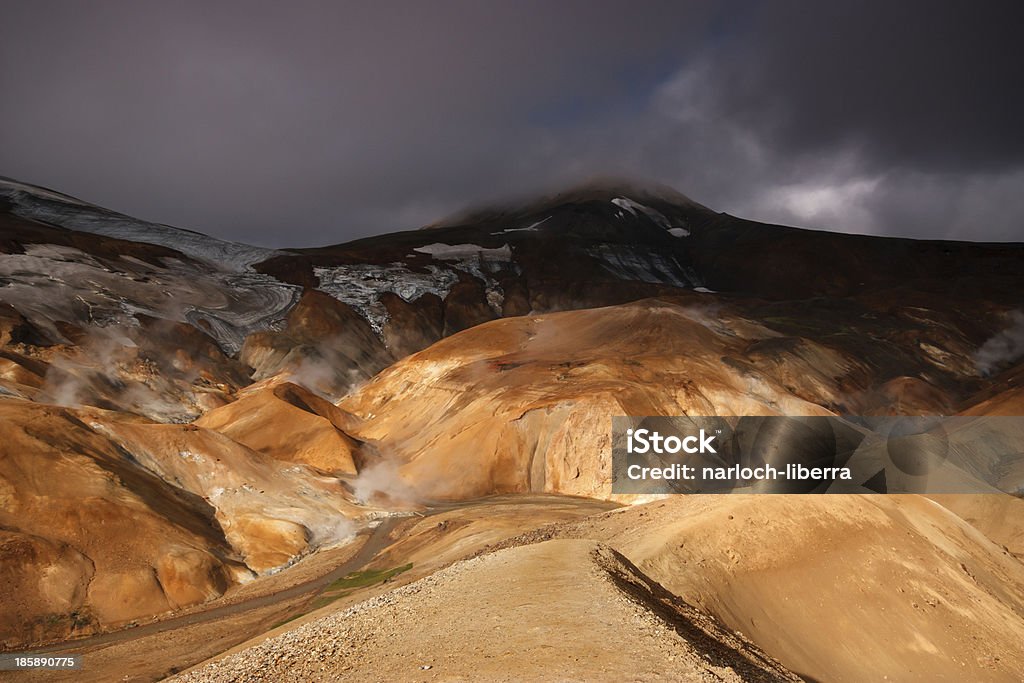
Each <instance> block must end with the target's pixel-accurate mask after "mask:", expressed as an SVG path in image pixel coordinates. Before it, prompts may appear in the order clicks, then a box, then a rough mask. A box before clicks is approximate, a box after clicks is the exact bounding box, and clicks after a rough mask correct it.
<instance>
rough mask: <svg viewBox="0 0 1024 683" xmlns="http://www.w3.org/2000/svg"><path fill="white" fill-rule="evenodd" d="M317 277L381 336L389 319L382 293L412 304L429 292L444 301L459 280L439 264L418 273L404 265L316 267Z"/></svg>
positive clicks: (331, 293)
mask: <svg viewBox="0 0 1024 683" xmlns="http://www.w3.org/2000/svg"><path fill="white" fill-rule="evenodd" d="M313 274H314V275H316V276H317V278H319V279H320V289H321V290H323V291H325V292H327V293H328V294H330V295H331V296H333V297H334V298H335V299H338V300H339V301H343V302H345V303H346V304H348V305H349V306H352V307H353V308H355V309H356V310H357V311H359V313H360V314H361V315H362V316H363V317H364V318H366V320H367V322H369V323H370V326H371V327H373V329H374V331H376V332H377V333H378V334H380V332H381V330H382V329H383V328H384V324H385V323H386V322H387V320H388V314H387V309H386V308H384V305H383V304H382V303H380V295H381V294H383V293H384V292H394V293H395V294H397V295H398V296H400V297H402V299H404V300H405V301H410V302H411V301H415V300H416V299H419V298H420V297H421V296H423V295H424V294H428V293H429V294H436V295H437V296H439V297H441V298H442V299H443V298H444V297H446V296H447V295H448V292H449V291H450V290H451V288H452V286H453V285H454V284H455V283H456V282H458V280H459V278H458V276H457V275H456V274H455V273H453V272H452V271H450V270H446V269H443V268H439V267H437V266H435V265H428V266H427V272H426V273H417V272H414V271H412V270H409V268H407V267H406V266H405V264H403V263H390V264H387V265H375V264H370V263H353V264H347V265H340V266H328V267H322V268H314V269H313Z"/></svg>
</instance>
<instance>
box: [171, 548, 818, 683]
mask: <svg viewBox="0 0 1024 683" xmlns="http://www.w3.org/2000/svg"><path fill="white" fill-rule="evenodd" d="M656 608H657V609H658V612H656V611H655V609H656ZM342 679H344V680H352V681H371V680H377V681H480V680H485V681H522V680H531V681H741V680H750V681H782V680H798V679H796V677H795V676H792V675H791V674H789V673H788V672H786V671H785V670H784V669H782V667H780V666H779V665H778V664H776V663H775V662H773V661H771V660H770V659H768V658H766V657H764V656H763V654H761V653H760V652H758V651H757V649H756V648H755V647H753V646H752V645H750V644H749V643H747V642H744V641H742V640H741V639H739V638H736V637H735V636H732V635H731V634H728V633H727V632H725V631H723V630H721V629H720V628H719V627H718V626H717V625H716V624H715V623H714V622H712V621H711V620H708V619H706V618H703V617H701V615H699V614H697V613H696V612H695V611H694V610H692V609H688V608H687V607H686V606H685V605H683V604H681V603H679V602H675V601H670V600H665V601H664V602H658V601H657V598H656V597H655V596H654V594H653V593H652V592H651V590H650V586H649V585H648V584H647V583H646V581H645V579H644V578H643V577H641V576H640V575H638V574H637V573H636V572H635V568H633V567H632V566H630V565H629V564H628V563H626V562H623V561H622V559H621V558H620V557H618V556H617V555H616V554H615V553H614V552H612V551H611V550H610V549H608V548H607V547H604V546H601V545H599V544H597V543H593V542H589V541H571V540H558V541H549V542H546V543H540V544H536V545H530V546H524V547H518V548H511V549H507V550H503V551H500V552H497V553H493V554H488V555H484V556H481V557H477V558H474V559H472V560H468V561H464V562H460V563H457V564H455V565H453V566H451V567H449V568H447V569H443V570H441V571H439V572H437V573H435V574H433V575H431V576H430V577H428V578H426V579H423V580H420V581H417V582H416V583H413V584H410V585H408V586H405V587H403V588H399V589H397V590H395V591H392V592H390V593H387V594H385V595H382V596H380V597H378V598H375V599H373V600H370V601H368V602H365V603H362V604H360V605H358V606H356V607H354V608H352V609H349V610H347V611H345V612H342V613H338V614H335V615H332V616H329V617H325V618H323V619H319V620H317V621H313V622H310V623H308V624H305V625H303V626H301V627H299V628H297V629H295V630H293V631H291V632H289V633H286V634H283V635H280V636H278V637H276V638H272V639H270V640H267V641H265V642H263V643H261V644H259V645H257V646H255V647H253V648H250V649H247V650H244V651H242V652H240V653H236V654H234V655H231V656H229V657H227V658H225V659H223V660H221V661H218V662H214V663H212V664H210V665H208V666H206V667H203V668H202V669H199V670H197V671H194V672H190V673H188V674H185V675H183V676H181V677H180V678H178V679H176V680H179V681H182V683H206V682H212V681H223V682H228V681H232V682H234V681H336V680H342Z"/></svg>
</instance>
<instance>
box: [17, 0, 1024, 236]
mask: <svg viewBox="0 0 1024 683" xmlns="http://www.w3.org/2000/svg"><path fill="white" fill-rule="evenodd" d="M894 4H895V3H880V2H879V3H864V2H858V3H841V2H830V3H807V2H799V3H781V2H771V3H750V2H736V3H731V2H730V3H718V4H714V5H713V4H711V3H705V2H694V3H681V2H669V3H635V2H633V3H626V2H559V3H550V2H546V3H525V2H523V3H480V2H464V3H457V2H442V3H395V4H389V3H374V4H373V5H372V6H368V5H367V4H366V3H363V4H356V3H266V4H261V3H254V2H231V3H210V2H203V3H185V2H180V3H141V2H124V3H89V4H86V3H77V2H69V3H50V2H32V3H21V2H18V3H14V2H12V3H7V6H5V7H4V8H3V10H2V13H0V15H2V17H3V21H2V23H0V123H2V125H0V175H9V176H12V177H17V178H19V179H21V180H25V181H28V182H35V183H40V184H44V185H48V186H51V187H54V188H55V189H59V190H62V191H65V192H68V193H71V194H75V195H77V196H80V197H82V198H85V199H88V200H90V201H93V202H96V203H100V204H103V205H107V206H110V207H112V208H115V209H118V210H121V211H124V212H126V213H130V214H134V215H138V216H140V217H144V218H149V219H153V220H159V221H163V222H167V223H171V224H174V225H180V226H183V227H190V228H193V229H198V230H202V231H204V232H209V233H212V234H216V235H219V236H224V237H228V238H230V239H238V240H244V241H249V242H255V243H260V244H269V245H286V244H291V245H306V244H317V243H330V242H338V241H343V240H345V239H350V238H353V237H356V236H360V235H365V234H369V233H372V232H380V231H385V230H394V229H400V228H408V227H415V226H417V225H420V224H423V223H426V222H429V221H431V220H433V219H435V218H438V217H440V216H442V215H444V214H447V213H450V212H452V211H455V210H457V209H459V208H461V207H463V206H465V205H466V204H471V203H475V202H479V201H481V200H485V199H488V198H493V197H502V196H505V195H508V194H515V193H521V192H529V191H533V190H537V189H548V188H549V187H550V186H551V185H553V184H558V183H568V182H577V181H580V180H583V179H585V178H587V177H589V176H593V175H600V174H609V173H612V174H622V175H628V176H638V177H641V178H648V179H651V180H657V181H660V182H664V183H667V184H670V185H673V186H675V187H677V188H678V189H680V190H681V191H683V192H685V193H687V194H689V195H691V196H692V197H694V198H695V199H697V200H698V201H701V202H703V203H705V204H708V205H710V206H713V207H715V208H717V209H720V210H725V211H729V212H730V213H735V214H739V215H745V216H748V217H751V218H758V219H762V220H771V221H779V222H786V223H795V224H800V225H807V226H814V227H827V228H830V229H840V230H852V231H861V232H879V233H890V234H906V235H914V236H936V237H958V238H965V239H1024V200H1022V199H1021V196H1022V195H1024V192H1022V191H1021V190H1022V189H1024V136H1022V134H1021V133H1020V132H1019V127H1020V122H1021V121H1024V102H1022V98H1024V95H1022V89H1021V88H1019V87H1018V85H1017V82H1016V81H1017V80H1019V73H1020V72H1021V67H1022V66H1024V65H1022V60H1021V53H1022V49H1021V47H1020V45H1021V41H1019V40H1018V39H1016V36H1014V35H1013V33H1014V31H1016V30H1017V29H1018V27H1019V26H1020V25H1021V11H1020V10H1018V9H1017V7H1018V5H1017V4H1015V3H1013V4H1011V3H1005V4H998V3H989V4H986V5H983V6H982V7H980V8H978V7H973V8H972V7H971V6H969V5H968V4H967V3H937V2H929V3H900V4H899V5H898V7H896V8H895V9H894V8H893V7H892V5H894Z"/></svg>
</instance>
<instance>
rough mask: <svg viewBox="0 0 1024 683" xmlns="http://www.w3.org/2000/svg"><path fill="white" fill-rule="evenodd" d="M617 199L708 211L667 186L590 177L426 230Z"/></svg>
mask: <svg viewBox="0 0 1024 683" xmlns="http://www.w3.org/2000/svg"><path fill="white" fill-rule="evenodd" d="M616 200H626V203H628V202H634V203H641V204H656V205H662V206H665V205H668V206H673V207H677V208H685V209H691V210H694V209H696V210H699V211H708V212H710V211H711V209H709V208H708V207H706V206H704V205H703V204H700V203H698V202H695V201H693V200H692V199H690V198H689V197H687V196H686V195H684V194H683V193H681V192H679V191H678V190H676V189H674V188H672V187H669V186H668V185H664V184H661V183H656V182H653V181H639V180H635V179H628V178H622V177H618V176H593V177H591V178H589V179H587V180H584V181H582V182H580V183H577V184H575V185H570V186H568V187H564V188H561V189H558V190H556V191H553V192H547V193H543V194H539V195H538V194H533V195H527V196H523V195H519V196H516V197H510V198H506V199H504V200H497V201H492V202H484V203H481V204H477V205H475V206H470V207H468V208H466V209H463V210H461V211H458V212H456V213H454V214H452V215H450V216H447V217H445V218H443V219H441V220H439V221H436V222H434V223H431V224H430V225H427V226H425V227H428V228H439V227H450V226H455V225H460V224H465V223H476V222H483V221H486V220H488V219H493V218H496V217H498V216H501V215H528V214H534V213H540V212H543V211H546V210H549V209H551V208H553V207H556V206H561V205H564V204H576V203H581V202H590V201H607V202H615V201H616Z"/></svg>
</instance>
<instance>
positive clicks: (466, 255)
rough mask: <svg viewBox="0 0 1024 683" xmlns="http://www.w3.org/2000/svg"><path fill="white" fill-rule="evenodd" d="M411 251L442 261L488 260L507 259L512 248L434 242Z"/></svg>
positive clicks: (505, 245)
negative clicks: (489, 247)
mask: <svg viewBox="0 0 1024 683" xmlns="http://www.w3.org/2000/svg"><path fill="white" fill-rule="evenodd" d="M413 251H418V252H419V253H421V254H430V255H431V256H433V257H434V258H436V259H440V260H442V261H459V260H463V259H479V260H490V261H509V260H511V259H512V249H511V248H510V247H509V246H508V244H504V245H502V246H500V247H495V248H493V249H488V248H487V247H481V246H480V245H479V244H444V243H442V242H435V243H434V244H428V245H426V246H422V247H416V248H414V249H413Z"/></svg>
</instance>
